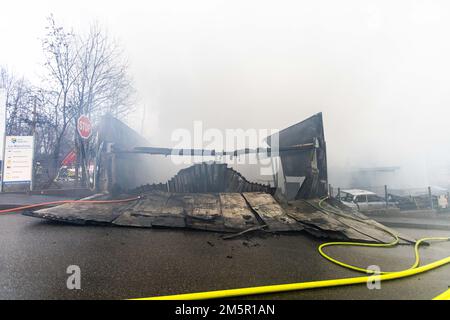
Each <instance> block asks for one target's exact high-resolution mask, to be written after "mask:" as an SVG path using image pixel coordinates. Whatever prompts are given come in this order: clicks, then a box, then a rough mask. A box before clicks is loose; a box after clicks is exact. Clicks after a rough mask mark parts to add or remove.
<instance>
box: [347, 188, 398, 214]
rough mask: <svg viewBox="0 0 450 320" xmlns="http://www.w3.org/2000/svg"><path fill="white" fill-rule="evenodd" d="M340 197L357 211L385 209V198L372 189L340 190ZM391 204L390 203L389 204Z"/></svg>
mask: <svg viewBox="0 0 450 320" xmlns="http://www.w3.org/2000/svg"><path fill="white" fill-rule="evenodd" d="M340 199H341V202H342V203H343V204H345V205H346V206H348V207H350V208H354V209H357V210H359V211H365V212H368V211H375V210H384V209H386V200H385V199H384V198H382V197H380V196H378V195H377V194H376V193H375V192H372V191H367V190H360V189H348V190H341V197H340ZM393 205H394V204H392V203H390V206H393Z"/></svg>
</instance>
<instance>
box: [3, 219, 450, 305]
mask: <svg viewBox="0 0 450 320" xmlns="http://www.w3.org/2000/svg"><path fill="white" fill-rule="evenodd" d="M399 230H400V229H399ZM401 231H402V232H403V233H406V234H409V235H411V236H415V237H421V236H442V235H446V236H449V233H450V232H449V231H442V230H441V231H438V230H417V229H401ZM321 242H322V241H319V240H317V239H314V238H312V237H310V236H307V235H304V234H296V235H280V236H274V235H263V236H261V235H259V236H252V237H250V238H248V239H234V240H223V239H221V237H220V234H217V233H210V232H199V231H188V230H168V229H139V228H119V227H100V226H73V225H65V224H60V223H54V222H49V221H44V220H39V219H36V218H32V217H25V216H22V215H20V214H9V215H0V299H125V298H136V297H147V296H155V295H163V294H175V293H185V292H196V291H205V290H217V289H228V288H238V287H246V286H259V285H269V284H281V283H291V282H302V281H310V280H320V279H333V278H340V277H351V276H357V275H360V274H358V273H355V272H352V271H349V270H345V269H343V268H340V267H338V266H335V265H333V264H331V263H329V262H327V261H326V260H324V259H323V258H322V257H320V256H319V254H318V253H317V249H316V248H317V245H318V244H319V243H321ZM328 252H330V253H332V254H333V255H335V256H336V257H337V258H340V259H343V260H345V261H348V262H350V263H354V264H358V265H361V266H369V265H373V264H379V265H381V267H382V268H383V269H389V270H398V269H403V268H405V267H407V266H409V265H410V264H412V262H413V252H412V247H411V246H401V247H398V248H395V249H379V248H373V249H363V248H356V247H355V248H348V247H346V248H337V247H336V248H329V250H328ZM421 252H422V257H423V263H427V262H431V261H433V260H435V259H439V258H443V257H446V256H449V255H450V242H445V243H439V244H435V245H432V246H431V247H427V248H423V249H422V250H421ZM74 264H75V265H78V266H79V267H80V268H81V290H68V289H67V288H66V279H67V277H68V274H66V268H67V267H68V266H69V265H74ZM449 285H450V265H447V266H444V267H442V268H440V269H437V270H434V271H431V272H428V273H425V274H421V275H418V276H414V277H411V278H407V279H401V280H396V281H391V282H385V283H382V284H381V290H368V289H367V287H366V286H365V285H356V286H349V287H340V288H328V289H318V290H309V291H302V292H290V293H282V294H274V295H265V296H257V297H251V298H258V299H261V298H275V299H431V298H433V297H434V296H436V295H438V294H439V293H441V292H443V291H445V290H446V289H447V288H448V286H449Z"/></svg>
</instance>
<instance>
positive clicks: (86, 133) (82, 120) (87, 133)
mask: <svg viewBox="0 0 450 320" xmlns="http://www.w3.org/2000/svg"><path fill="white" fill-rule="evenodd" d="M77 130H78V134H79V135H80V137H81V138H83V139H89V138H90V137H91V134H92V125H91V120H89V118H88V117H87V116H85V115H81V116H80V117H79V118H78V121H77Z"/></svg>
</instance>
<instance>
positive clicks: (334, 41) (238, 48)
mask: <svg viewBox="0 0 450 320" xmlns="http://www.w3.org/2000/svg"><path fill="white" fill-rule="evenodd" d="M51 12H52V13H54V15H55V17H56V19H57V21H59V22H61V23H62V24H63V25H65V26H67V27H70V26H73V27H74V28H75V29H81V30H83V29H85V28H86V27H87V25H88V24H89V23H90V22H92V21H94V20H98V21H99V22H100V23H101V24H103V25H104V26H105V27H106V28H107V29H108V31H109V32H110V34H111V35H112V36H114V37H115V38H117V39H118V41H119V42H120V43H121V44H122V46H123V47H124V52H125V54H126V56H128V59H129V62H130V65H131V73H132V77H133V78H134V81H135V87H136V89H137V92H138V95H139V103H138V104H139V108H138V110H137V112H136V114H134V115H133V116H132V117H130V119H129V121H130V123H131V124H133V126H135V127H136V128H137V129H138V130H139V129H141V120H140V119H141V117H142V115H143V111H142V107H144V106H145V107H146V108H147V112H146V120H147V121H146V125H145V127H144V133H145V134H146V136H147V137H149V138H150V139H151V141H152V142H153V143H155V144H159V145H168V144H170V141H169V139H170V133H171V132H172V130H174V129H176V128H180V127H184V128H188V129H190V128H192V121H194V120H203V121H204V126H205V127H207V128H208V127H210V128H219V129H224V128H280V129H281V128H283V127H285V126H287V125H290V124H293V123H295V122H298V121H300V120H303V119H304V118H305V117H308V116H309V115H311V114H314V113H317V112H319V111H322V112H324V120H325V131H326V132H325V133H326V138H327V143H328V153H329V164H330V166H342V165H349V166H350V165H351V166H364V167H367V166H376V165H402V166H405V167H408V168H411V172H414V171H415V168H420V169H421V170H425V171H426V170H427V168H428V167H430V166H433V165H435V164H438V165H441V164H447V165H448V164H449V163H450V150H449V148H448V146H449V143H450V129H449V128H450V126H449V121H450V112H449V111H448V110H449V109H448V108H449V105H450V92H449V82H450V81H449V76H450V41H449V40H448V33H449V31H450V4H449V2H448V1H411V0H404V1H366V0H356V1H298V0H297V1H212V0H209V1H111V0H110V1H93V0H91V1H85V0H77V1H61V0H60V1H49V0H47V1H45V0H39V1H19V0H15V1H8V2H3V3H2V6H1V10H0V39H1V43H2V44H1V46H0V48H1V49H0V63H1V64H3V65H8V66H9V67H10V68H12V69H13V70H14V71H16V72H17V73H19V74H23V75H25V76H26V77H28V78H31V79H32V80H34V81H35V80H36V75H37V74H39V72H40V70H39V63H40V61H41V58H42V56H41V50H40V42H39V40H38V38H39V37H40V36H42V35H43V34H44V26H45V17H46V16H47V15H48V14H49V13H51Z"/></svg>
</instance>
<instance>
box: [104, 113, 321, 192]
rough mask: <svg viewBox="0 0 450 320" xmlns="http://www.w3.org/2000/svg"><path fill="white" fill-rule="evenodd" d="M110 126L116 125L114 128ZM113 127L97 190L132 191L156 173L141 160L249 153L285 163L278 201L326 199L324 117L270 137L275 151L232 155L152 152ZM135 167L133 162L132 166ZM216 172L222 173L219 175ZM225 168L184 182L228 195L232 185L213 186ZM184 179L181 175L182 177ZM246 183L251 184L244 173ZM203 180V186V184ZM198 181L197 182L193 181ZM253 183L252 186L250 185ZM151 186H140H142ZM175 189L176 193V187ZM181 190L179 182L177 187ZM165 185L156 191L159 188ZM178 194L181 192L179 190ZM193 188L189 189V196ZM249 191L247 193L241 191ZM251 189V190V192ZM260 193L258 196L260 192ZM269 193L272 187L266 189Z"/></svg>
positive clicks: (261, 149) (222, 154)
mask: <svg viewBox="0 0 450 320" xmlns="http://www.w3.org/2000/svg"><path fill="white" fill-rule="evenodd" d="M111 121H113V122H115V123H114V128H115V129H112V126H111ZM105 122H106V123H108V124H109V125H102V126H101V128H100V130H101V131H102V133H101V134H100V136H101V137H102V138H101V140H102V141H103V142H104V146H105V148H108V147H107V146H110V147H109V148H108V150H107V151H108V152H106V153H105V154H104V156H103V160H102V161H103V162H102V165H101V168H103V170H102V171H101V178H100V179H99V181H103V182H105V183H103V184H99V185H98V186H97V190H98V191H100V192H102V191H108V192H111V191H113V190H116V189H119V190H123V191H129V190H130V189H133V187H135V185H133V183H131V181H130V177H132V178H131V179H132V181H133V182H136V181H142V179H145V177H146V176H147V175H148V174H149V173H150V174H151V171H152V168H148V167H143V166H142V161H140V159H141V158H142V155H162V156H189V157H193V156H202V157H212V158H216V157H227V156H230V157H238V156H241V155H245V154H263V155H264V156H267V157H279V158H280V160H281V174H282V177H281V179H277V181H276V182H275V188H276V189H277V190H276V193H277V196H278V197H280V198H283V199H286V200H289V201H290V200H298V199H312V198H317V197H323V196H325V195H327V191H328V190H327V186H328V183H327V161H326V144H325V137H324V130H323V121H322V113H318V114H316V115H314V116H312V117H310V118H308V119H306V120H304V121H302V122H299V123H297V124H295V125H293V126H291V127H288V128H286V129H284V130H282V131H280V132H279V133H277V134H275V135H272V136H269V137H267V139H266V141H267V144H268V145H269V146H270V147H258V148H255V149H250V148H246V149H241V150H233V151H216V150H204V149H172V148H159V147H147V146H142V145H139V144H143V143H145V142H144V141H142V138H140V137H139V138H136V137H135V134H134V132H130V133H128V132H127V129H128V130H131V129H129V128H128V127H126V128H125V127H124V125H123V124H121V123H118V122H117V120H115V119H113V120H111V119H106V120H105ZM130 163H133V165H132V166H130ZM201 168H206V169H205V170H209V172H204V173H203V178H202V177H199V175H198V170H199V169H201ZM216 168H217V170H216ZM218 168H220V167H218V166H213V167H211V168H210V169H208V168H207V167H206V166H200V167H199V166H195V167H194V169H193V171H195V172H196V174H195V175H192V174H190V175H183V178H185V179H187V178H191V179H193V180H192V181H183V184H185V185H186V184H189V185H195V184H202V183H203V184H204V183H206V182H205V181H209V182H211V183H213V184H216V186H215V188H213V189H209V190H205V191H206V192H214V191H215V190H227V189H229V188H230V187H229V186H227V183H229V182H230V181H228V180H221V181H214V182H212V181H211V180H212V179H218V178H219V176H218V174H220V169H218ZM180 174H181V172H180ZM238 175H239V176H240V177H241V178H242V179H244V180H245V179H246V178H245V177H243V176H242V175H241V174H239V173H238ZM198 178H201V181H199V180H198ZM194 180H195V181H194ZM177 182H178V180H177V179H176V180H175V181H167V184H168V186H167V188H166V190H167V191H171V190H174V189H173V188H174V186H173V185H172V184H173V183H177ZM249 183H251V182H249ZM142 184H146V183H139V185H142ZM171 185H172V188H171ZM177 185H178V186H179V185H180V184H179V183H178V184H177ZM160 187H161V186H154V188H160ZM178 189H179V188H178ZM189 190H191V189H189V188H188V189H186V191H189ZM242 190H244V191H247V189H242ZM250 190H252V189H250ZM261 190H262V189H261V188H260V189H258V190H256V189H255V191H261ZM265 191H267V188H266V189H265Z"/></svg>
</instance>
